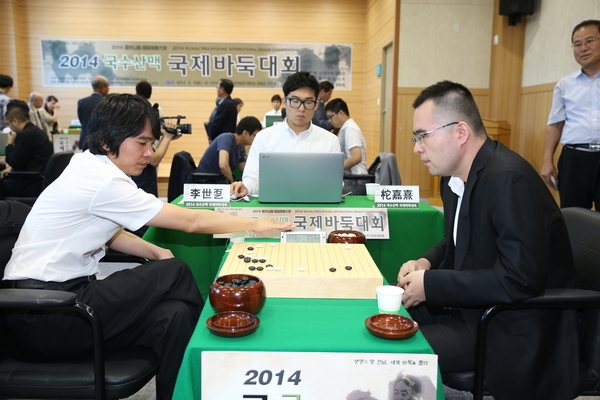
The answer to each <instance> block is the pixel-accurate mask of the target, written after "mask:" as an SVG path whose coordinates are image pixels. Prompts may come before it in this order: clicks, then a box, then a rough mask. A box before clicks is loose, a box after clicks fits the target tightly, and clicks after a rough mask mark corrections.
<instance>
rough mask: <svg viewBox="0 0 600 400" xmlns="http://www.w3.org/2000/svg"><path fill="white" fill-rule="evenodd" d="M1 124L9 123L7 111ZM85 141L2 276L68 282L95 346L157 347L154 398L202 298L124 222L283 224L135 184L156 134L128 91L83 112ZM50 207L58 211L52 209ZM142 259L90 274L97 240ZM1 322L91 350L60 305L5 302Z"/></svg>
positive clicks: (21, 342)
mask: <svg viewBox="0 0 600 400" xmlns="http://www.w3.org/2000/svg"><path fill="white" fill-rule="evenodd" d="M9 122H11V124H12V123H13V122H12V121H9ZM88 128H89V136H88V145H89V150H86V151H84V152H83V153H78V154H75V155H74V156H73V158H72V159H71V162H70V163H69V165H68V166H67V168H66V169H65V170H64V171H63V173H62V174H61V175H60V176H59V177H58V178H57V179H56V180H55V181H54V182H53V183H52V184H51V185H49V186H48V187H47V188H46V190H44V192H42V194H41V195H40V197H38V199H37V201H36V202H35V204H34V205H33V208H32V209H31V211H30V212H29V215H28V216H27V219H26V221H25V224H24V225H23V228H22V229H21V233H20V234H19V238H18V239H17V242H16V243H15V246H14V249H13V252H12V257H11V259H10V261H9V262H8V264H7V266H6V270H5V272H4V280H5V281H12V282H11V283H12V286H13V287H16V288H28V289H47V290H62V291H70V292H73V293H75V294H76V295H77V298H78V299H79V300H80V301H82V302H84V303H85V304H87V305H89V306H90V307H92V308H93V309H94V311H95V313H96V315H97V316H98V318H99V319H100V320H101V321H102V328H103V334H104V340H105V342H104V347H105V348H106V349H108V350H110V349H123V348H130V347H135V346H139V347H146V348H150V349H152V350H153V351H154V352H155V353H156V354H157V356H158V359H159V362H160V366H159V368H158V373H157V375H156V390H157V398H158V399H162V400H168V399H171V398H172V395H173V390H174V387H175V381H176V379H177V374H178V372H179V367H180V365H181V360H182V359H183V354H184V352H185V348H186V346H187V343H188V341H189V339H190V337H191V335H192V333H193V332H194V329H195V328H196V325H197V324H198V319H199V316H200V312H201V311H202V307H203V305H204V302H203V300H202V296H201V295H200V292H199V290H198V286H197V284H196V280H195V279H194V276H193V274H192V272H191V270H190V268H189V267H188V266H187V265H186V264H185V263H184V262H183V261H181V260H179V259H177V258H174V257H173V253H172V252H171V251H170V250H168V249H164V248H161V247H159V246H156V245H154V244H151V243H148V242H146V241H144V240H143V239H141V238H139V237H137V236H135V235H133V234H131V233H129V232H126V231H125V230H124V228H128V229H130V230H132V231H135V230H137V229H139V228H140V227H142V226H144V225H150V226H157V227H161V228H165V229H175V230H182V231H185V232H195V233H227V232H236V231H246V230H254V231H256V232H264V231H267V230H270V229H281V230H285V229H293V228H294V227H295V225H294V224H288V223H282V222H279V221H276V220H274V219H271V218H259V219H252V218H244V217H238V216H232V215H227V214H223V213H219V212H214V211H210V210H193V209H187V208H184V207H178V206H176V205H173V204H169V203H165V202H163V201H161V200H159V199H157V198H156V197H155V196H153V195H151V194H149V193H146V192H144V191H143V190H140V189H138V188H137V186H136V185H135V183H134V182H133V181H132V180H131V178H130V176H135V175H139V174H140V173H141V172H142V170H143V169H144V168H145V166H146V164H147V163H148V162H149V160H150V156H151V154H152V152H153V149H152V143H153V142H154V141H155V140H158V139H159V137H160V122H159V117H158V114H157V113H156V111H155V110H154V109H153V108H152V106H151V105H150V104H149V103H148V101H147V100H146V99H142V98H141V97H140V96H136V95H132V94H113V95H110V96H107V97H106V98H105V99H104V100H102V101H101V102H100V103H99V104H98V105H97V106H96V108H95V109H94V111H93V113H92V115H91V118H90V121H89V125H88ZM57 210H60V212H57ZM106 246H108V247H109V248H111V249H113V250H117V251H120V252H124V253H127V254H131V255H135V256H138V257H144V258H147V259H150V260H156V261H151V262H149V263H146V264H143V265H140V266H138V267H136V268H133V269H125V270H122V271H118V272H115V273H113V274H111V275H109V276H108V277H106V278H104V279H102V280H96V274H98V273H99V267H98V264H99V260H100V259H101V258H102V257H103V255H104V253H105V247H106ZM5 317H6V323H7V326H8V327H9V329H10V330H11V331H12V333H13V335H14V338H15V341H16V342H17V345H18V346H19V347H20V348H21V350H22V351H23V352H25V353H26V354H29V355H31V356H34V357H42V358H45V359H56V358H65V357H77V356H79V355H83V354H86V353H88V352H90V351H91V350H92V347H93V342H92V337H91V335H90V332H89V326H88V325H87V324H86V323H85V321H83V320H81V321H76V319H73V318H70V319H69V323H65V317H64V316H63V315H62V314H60V313H55V314H47V313H46V314H38V313H31V312H20V311H14V312H12V313H10V315H6V316H5Z"/></svg>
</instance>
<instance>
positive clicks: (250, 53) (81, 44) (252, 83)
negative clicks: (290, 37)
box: [41, 39, 352, 90]
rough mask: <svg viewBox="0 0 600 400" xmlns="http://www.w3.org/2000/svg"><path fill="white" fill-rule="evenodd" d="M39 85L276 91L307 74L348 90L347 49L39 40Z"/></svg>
mask: <svg viewBox="0 0 600 400" xmlns="http://www.w3.org/2000/svg"><path fill="white" fill-rule="evenodd" d="M41 49H42V65H43V83H44V86H50V87H89V85H90V82H91V79H92V78H93V77H94V76H96V75H103V76H105V77H106V78H108V79H109V81H110V84H111V85H112V86H116V87H132V86H135V85H136V83H137V82H139V81H140V80H143V79H145V80H147V81H148V82H150V83H151V84H152V85H153V86H155V87H178V88H181V87H210V88H214V87H216V86H218V84H219V81H220V79H223V78H227V79H231V80H232V81H233V83H234V84H235V87H236V88H240V87H242V88H244V87H247V88H252V89H260V88H265V89H273V88H280V87H281V86H282V84H283V82H285V80H286V78H287V77H288V76H289V75H291V74H293V73H294V72H297V71H309V72H310V73H312V74H313V75H314V76H315V77H316V78H317V79H318V80H319V81H322V80H328V81H330V82H331V83H333V84H334V86H335V89H336V90H351V89H352V45H351V44H333V43H243V42H235V43H234V42H166V41H126V40H92V39H41Z"/></svg>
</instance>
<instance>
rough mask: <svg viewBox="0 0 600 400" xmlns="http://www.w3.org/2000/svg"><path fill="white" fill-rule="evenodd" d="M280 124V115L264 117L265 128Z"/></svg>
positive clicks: (281, 119)
mask: <svg viewBox="0 0 600 400" xmlns="http://www.w3.org/2000/svg"><path fill="white" fill-rule="evenodd" d="M280 122H283V117H282V116H281V115H265V128H268V127H270V126H273V125H274V124H278V123H280Z"/></svg>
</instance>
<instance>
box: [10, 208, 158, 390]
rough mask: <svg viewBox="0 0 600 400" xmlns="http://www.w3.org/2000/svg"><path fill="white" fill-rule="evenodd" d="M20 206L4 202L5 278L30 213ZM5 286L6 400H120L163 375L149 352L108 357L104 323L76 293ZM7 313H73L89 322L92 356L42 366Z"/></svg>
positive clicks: (139, 350)
mask: <svg viewBox="0 0 600 400" xmlns="http://www.w3.org/2000/svg"><path fill="white" fill-rule="evenodd" d="M29 209H30V208H29V206H27V205H25V204H23V203H21V202H17V201H0V276H3V275H4V268H5V266H6V263H7V262H8V260H9V258H10V254H11V250H12V247H13V246H14V243H15V241H16V239H17V236H18V234H19V231H20V230H21V227H22V225H23V222H24V221H25V218H26V216H27V214H28V213H29ZM8 285H10V282H8V281H0V340H1V341H2V346H0V398H6V397H8V398H37V399H40V398H95V399H105V398H110V399H118V398H125V397H129V396H131V395H132V394H134V393H136V392H138V391H139V390H140V389H141V388H142V387H144V385H146V383H148V382H149V381H150V380H151V379H152V377H154V375H155V374H156V372H157V371H158V357H157V356H156V354H155V353H154V352H153V351H152V350H150V349H145V348H136V349H125V350H111V351H104V338H103V333H102V325H101V321H100V320H99V319H98V317H97V316H96V315H95V313H94V310H93V309H91V308H90V307H88V306H87V305H85V304H83V303H80V302H79V301H78V300H77V298H76V295H75V294H74V293H71V292H62V291H53V290H36V289H10V288H7V287H9V286H8ZM7 309H30V310H33V309H35V310H40V311H48V312H56V311H67V312H70V313H73V318H81V317H83V318H84V319H85V320H86V321H88V322H89V324H90V334H91V335H93V338H94V350H93V352H92V353H91V354H89V355H86V356H83V357H79V358H77V359H72V360H61V361H56V362H40V361H34V360H29V359H27V358H25V357H24V356H23V355H22V354H21V353H20V352H19V350H18V349H17V346H16V344H15V342H14V340H13V339H12V337H11V334H10V332H9V331H8V329H7V327H6V323H5V320H4V311H5V310H7Z"/></svg>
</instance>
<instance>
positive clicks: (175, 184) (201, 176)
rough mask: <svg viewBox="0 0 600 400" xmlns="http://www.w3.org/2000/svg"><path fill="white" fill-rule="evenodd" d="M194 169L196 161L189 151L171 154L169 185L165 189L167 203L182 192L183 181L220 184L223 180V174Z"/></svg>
mask: <svg viewBox="0 0 600 400" xmlns="http://www.w3.org/2000/svg"><path fill="white" fill-rule="evenodd" d="M194 171H196V163H195V162H194V158H193V157H192V155H191V154H190V153H188V152H187V151H179V152H177V153H175V154H174V155H173V162H172V163H171V172H170V173H169V187H168V189H167V200H168V202H169V203H171V202H172V201H173V200H175V199H176V198H177V197H179V196H181V195H182V194H183V185H184V184H185V183H206V184H212V183H219V184H222V183H223V181H224V180H225V175H223V174H213V173H208V172H194Z"/></svg>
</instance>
